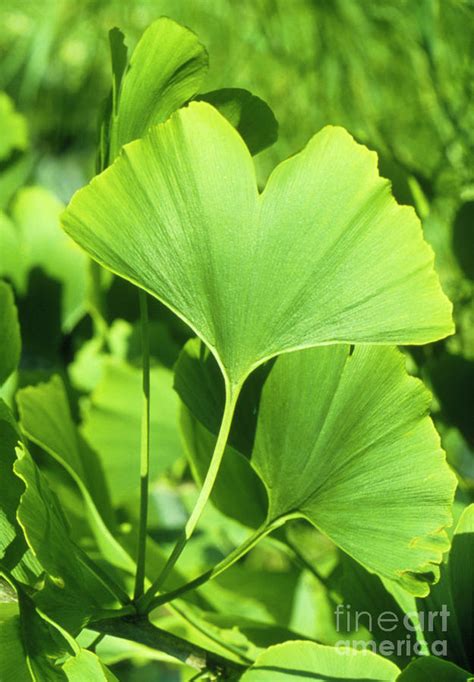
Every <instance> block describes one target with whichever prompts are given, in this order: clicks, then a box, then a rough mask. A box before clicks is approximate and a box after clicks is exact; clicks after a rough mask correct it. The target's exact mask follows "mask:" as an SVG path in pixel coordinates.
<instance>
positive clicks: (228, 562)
mask: <svg viewBox="0 0 474 682" xmlns="http://www.w3.org/2000/svg"><path fill="white" fill-rule="evenodd" d="M286 520H287V517H286V516H284V517H281V518H279V519H276V520H275V521H272V522H270V523H265V524H264V525H263V526H261V527H260V528H258V530H256V531H255V533H253V534H252V535H250V537H248V538H247V539H246V540H245V541H244V542H243V543H242V544H241V545H239V546H238V547H236V549H234V550H233V551H232V552H231V553H230V554H229V555H228V556H226V558H225V559H223V560H222V561H220V562H219V563H218V564H216V565H215V566H214V567H213V568H210V569H209V570H208V571H205V572H204V573H201V575H199V576H198V577H197V578H194V580H191V581H190V582H188V583H186V584H185V585H181V587H177V588H176V589H174V590H171V591H170V592H165V593H164V594H160V595H159V596H157V597H155V598H154V599H152V600H151V601H150V602H149V605H148V609H149V610H151V609H154V608H156V607H157V606H161V605H162V604H166V603H168V602H170V601H172V600H173V599H176V598H177V597H181V596H182V595H183V594H185V593H186V592H190V591H191V590H195V589H196V588H197V587H200V586H201V585H203V584H204V583H206V582H207V581H208V580H212V579H213V578H216V577H217V576H218V575H220V574H221V573H223V572H224V571H227V569H228V568H230V567H231V566H233V565H234V564H235V563H236V561H239V559H241V558H242V557H244V556H245V555H246V554H247V553H248V552H250V550H251V549H253V548H254V547H255V545H256V544H257V543H258V542H260V540H263V538H264V537H265V536H267V535H268V534H269V533H271V532H272V531H274V530H276V529H277V528H278V527H279V526H281V525H283V523H285V521H286Z"/></svg>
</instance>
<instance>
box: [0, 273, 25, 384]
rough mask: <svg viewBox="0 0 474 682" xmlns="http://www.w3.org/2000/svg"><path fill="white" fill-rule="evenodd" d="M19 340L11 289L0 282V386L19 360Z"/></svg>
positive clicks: (16, 314) (16, 315) (16, 316)
mask: <svg viewBox="0 0 474 682" xmlns="http://www.w3.org/2000/svg"><path fill="white" fill-rule="evenodd" d="M20 351H21V338H20V326H19V324H18V313H17V309H16V306H15V299H14V297H13V292H12V290H11V287H10V286H9V285H8V284H7V283H6V282H1V281H0V386H1V385H2V384H3V382H4V381H6V379H8V377H9V376H10V374H11V373H12V372H13V371H14V370H15V369H16V367H17V365H18V362H19V360H20Z"/></svg>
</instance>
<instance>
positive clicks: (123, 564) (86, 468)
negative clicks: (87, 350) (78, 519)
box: [17, 376, 135, 571]
mask: <svg viewBox="0 0 474 682" xmlns="http://www.w3.org/2000/svg"><path fill="white" fill-rule="evenodd" d="M17 403H18V409H19V411H20V416H21V426H22V429H23V432H24V433H25V435H26V436H27V437H28V438H29V439H30V440H32V441H33V442H34V443H36V444H37V445H39V446H40V447H42V448H43V449H44V450H46V452H48V453H49V454H50V455H52V456H53V457H54V458H55V459H56V460H57V461H58V462H59V463H60V464H61V466H63V467H64V468H65V469H66V471H67V472H68V473H69V474H70V476H71V477H72V478H73V480H74V481H75V483H76V484H77V486H78V488H79V490H80V492H81V495H82V497H83V499H84V503H85V507H86V511H87V516H88V519H89V523H90V527H91V529H92V532H93V533H94V537H95V540H96V542H97V545H98V547H99V549H100V550H101V552H102V554H103V556H104V557H105V558H106V559H107V560H108V561H109V562H110V563H112V564H114V565H116V566H119V567H120V568H123V569H125V570H129V571H133V570H134V566H135V564H134V562H133V561H132V560H131V558H130V556H129V555H128V554H127V552H125V550H124V549H123V548H122V547H121V546H120V545H119V543H118V542H117V540H116V539H115V537H114V527H115V525H114V518H113V513H112V509H111V505H110V499H109V494H108V489H107V484H106V481H105V478H104V472H103V471H102V467H101V465H100V461H99V460H98V459H97V455H96V453H95V452H93V451H92V450H90V449H89V448H88V446H87V445H86V443H84V441H83V439H82V438H81V437H80V436H79V434H78V433H77V431H76V427H75V424H74V422H73V421H72V418H71V413H70V410H69V404H68V400H67V396H66V391H65V389H64V384H63V382H62V380H61V379H60V377H58V376H54V377H53V378H52V379H51V380H50V381H49V382H48V383H45V384H39V385H37V386H28V387H27V388H24V389H22V390H21V391H19V392H18V394H17Z"/></svg>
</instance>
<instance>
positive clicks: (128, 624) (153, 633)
mask: <svg viewBox="0 0 474 682" xmlns="http://www.w3.org/2000/svg"><path fill="white" fill-rule="evenodd" d="M88 627H89V628H90V629H91V630H95V631H96V632H102V633H104V634H106V635H111V636H112V637H120V638H122V639H128V640H129V641H132V642H138V643H139V644H144V645H145V646H148V647H150V648H152V649H157V650H158V651H162V652H163V653H165V654H168V656H172V657H173V658H176V659H177V660H178V661H181V662H182V663H185V664H186V665H189V666H190V667H191V668H194V669H195V670H198V671H203V672H204V671H205V670H206V671H209V672H211V673H214V674H215V676H216V677H217V678H218V679H220V680H238V679H240V678H241V676H242V674H243V673H244V672H245V670H246V668H247V666H244V665H241V664H239V663H236V662H234V661H231V660H229V659H227V658H224V657H223V656H220V655H219V654H215V653H212V652H210V651H207V650H206V649H203V648H202V647H200V646H198V645H197V644H193V643H192V642H188V641H186V640H184V639H182V638H181V637H178V636H176V635H173V634H171V632H167V631H166V630H161V629H160V628H157V627H156V626H154V625H152V624H151V623H150V622H149V621H148V619H146V618H143V617H142V618H139V617H136V616H135V617H129V618H114V619H106V620H101V621H96V622H94V623H90V624H89V625H88Z"/></svg>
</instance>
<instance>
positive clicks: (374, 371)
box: [252, 345, 456, 596]
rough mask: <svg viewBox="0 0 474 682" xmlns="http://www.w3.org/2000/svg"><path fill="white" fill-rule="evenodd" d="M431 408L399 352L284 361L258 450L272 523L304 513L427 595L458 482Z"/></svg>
mask: <svg viewBox="0 0 474 682" xmlns="http://www.w3.org/2000/svg"><path fill="white" fill-rule="evenodd" d="M429 402H430V396H429V394H428V392H427V391H426V389H425V388H424V387H423V384H422V383H421V382H420V381H418V380H416V379H413V378H411V377H409V376H408V375H407V373H406V371H405V367H404V362H403V356H402V355H401V354H400V353H399V352H398V351H396V350H394V349H392V348H383V347H378V346H356V348H355V351H354V353H353V354H352V355H351V354H350V352H349V347H347V346H342V345H341V346H336V347H325V348H318V349H311V350H306V351H302V352H300V353H294V354H290V355H285V356H283V357H281V358H279V359H278V360H277V362H276V363H275V366H274V368H273V369H272V371H271V373H270V376H269V377H268V379H267V381H266V382H265V385H264V388H263V391H262V397H261V401H260V410H259V421H258V426H257V434H256V440H255V446H254V451H253V454H252V464H253V465H254V467H255V468H256V470H257V472H258V473H259V474H260V476H261V478H262V480H263V481H264V482H265V484H266V486H267V490H268V495H269V500H270V504H269V512H268V516H269V518H270V519H275V518H278V517H281V516H284V515H286V514H289V513H292V512H300V513H301V514H302V515H303V516H305V517H306V518H307V519H308V520H309V521H311V523H313V524H314V525H315V526H317V527H318V528H319V529H320V530H322V531H323V532H325V533H326V534H327V535H329V537H330V538H331V539H332V540H333V541H334V542H336V543H337V544H338V545H339V546H340V547H341V548H342V549H344V550H345V551H346V552H347V553H348V554H350V555H351V556H352V557H354V558H355V559H357V560H358V561H359V562H360V563H362V564H363V565H365V566H366V568H368V569H369V570H371V571H375V572H377V573H379V574H380V575H381V576H383V577H386V578H389V579H392V580H395V581H397V582H399V583H401V584H402V585H403V586H404V587H405V589H407V590H408V591H410V592H412V593H413V594H416V595H420V596H423V595H425V594H427V593H428V586H427V583H429V582H433V580H435V579H436V577H437V575H438V574H439V570H438V564H439V563H440V561H441V559H442V553H443V552H445V551H446V550H447V549H448V547H449V542H448V538H447V535H446V533H445V531H444V527H445V526H447V525H450V523H451V504H452V499H453V494H454V488H455V485H456V483H455V477H454V475H453V474H452V473H451V472H450V469H449V467H448V466H447V464H446V462H445V457H444V453H443V451H442V450H441V449H440V443H439V437H438V435H437V433H436V431H435V428H434V426H433V424H432V422H431V420H430V419H429V417H428V416H427V412H428V408H429Z"/></svg>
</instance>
